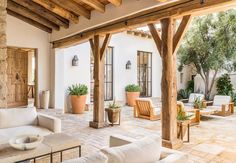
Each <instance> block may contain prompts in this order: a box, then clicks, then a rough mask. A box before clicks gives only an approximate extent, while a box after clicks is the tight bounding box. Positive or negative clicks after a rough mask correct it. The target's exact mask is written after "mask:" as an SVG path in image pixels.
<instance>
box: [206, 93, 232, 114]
mask: <svg viewBox="0 0 236 163" xmlns="http://www.w3.org/2000/svg"><path fill="white" fill-rule="evenodd" d="M203 107H204V108H206V109H210V110H214V115H219V116H229V115H231V114H233V113H234V103H233V102H232V98H231V97H230V96H223V95H215V97H214V99H213V101H206V102H203Z"/></svg>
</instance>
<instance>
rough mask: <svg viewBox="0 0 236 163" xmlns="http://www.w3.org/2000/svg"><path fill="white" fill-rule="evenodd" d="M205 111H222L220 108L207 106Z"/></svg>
mask: <svg viewBox="0 0 236 163" xmlns="http://www.w3.org/2000/svg"><path fill="white" fill-rule="evenodd" d="M206 109H210V110H214V111H222V107H221V106H207V108H206ZM226 111H227V108H226Z"/></svg>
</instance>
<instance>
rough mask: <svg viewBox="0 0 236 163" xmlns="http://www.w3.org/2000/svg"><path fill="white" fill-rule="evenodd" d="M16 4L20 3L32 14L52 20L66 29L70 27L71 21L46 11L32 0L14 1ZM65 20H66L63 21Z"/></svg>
mask: <svg viewBox="0 0 236 163" xmlns="http://www.w3.org/2000/svg"><path fill="white" fill-rule="evenodd" d="M12 1H14V2H16V3H18V4H19V5H21V6H24V7H26V8H28V9H30V10H31V11H32V12H34V13H36V14H38V15H41V16H42V17H44V18H45V19H48V20H50V21H51V22H54V23H55V24H57V25H59V26H63V27H65V28H68V27H69V21H68V20H67V19H64V18H62V17H61V18H60V19H59V18H58V16H56V15H55V14H54V13H53V12H51V11H49V10H47V9H45V8H44V7H42V6H40V5H38V4H37V3H35V2H33V1H32V0H12ZM63 19H64V20H63Z"/></svg>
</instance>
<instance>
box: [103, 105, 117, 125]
mask: <svg viewBox="0 0 236 163" xmlns="http://www.w3.org/2000/svg"><path fill="white" fill-rule="evenodd" d="M106 111H107V115H108V120H109V122H110V123H116V122H117V121H118V119H119V112H120V109H119V108H117V109H111V108H107V109H106Z"/></svg>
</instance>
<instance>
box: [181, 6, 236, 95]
mask: <svg viewBox="0 0 236 163" xmlns="http://www.w3.org/2000/svg"><path fill="white" fill-rule="evenodd" d="M178 56H179V60H180V64H183V65H193V66H194V67H195V69H196V71H197V73H198V74H200V75H201V77H202V78H203V80H204V82H205V95H206V97H208V96H209V95H210V93H211V90H212V87H213V83H214V80H213V81H210V80H209V77H210V72H214V73H215V74H217V73H218V72H219V71H220V70H229V68H228V67H229V64H230V65H232V66H231V67H234V65H233V63H234V62H233V60H235V58H236V10H234V9H233V10H228V11H224V12H219V13H218V14H209V15H206V16H199V17H196V18H195V19H194V20H193V22H192V24H191V27H190V29H189V30H188V32H187V33H186V35H185V37H184V40H183V41H182V44H181V47H180V49H179V51H178ZM215 76H216V75H215Z"/></svg>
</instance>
